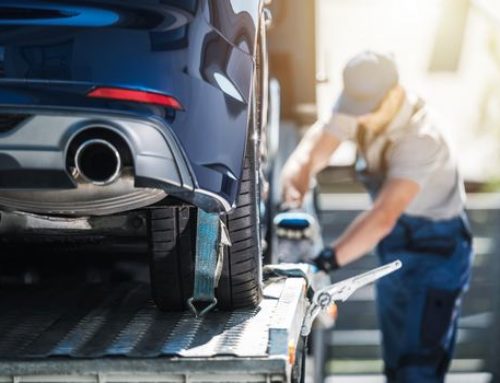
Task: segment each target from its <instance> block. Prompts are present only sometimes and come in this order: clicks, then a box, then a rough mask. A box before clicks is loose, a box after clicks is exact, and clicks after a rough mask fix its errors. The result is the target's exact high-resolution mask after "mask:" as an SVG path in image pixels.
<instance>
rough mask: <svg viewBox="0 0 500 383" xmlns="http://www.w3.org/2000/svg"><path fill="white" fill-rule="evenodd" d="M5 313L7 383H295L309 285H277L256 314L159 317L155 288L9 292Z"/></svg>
mask: <svg viewBox="0 0 500 383" xmlns="http://www.w3.org/2000/svg"><path fill="white" fill-rule="evenodd" d="M0 307H2V311H1V312H0V382H19V383H20V382H68V383H73V382H75V383H76V382H99V383H104V382H106V383H115V382H116V383H128V382H141V383H143V382H158V383H160V382H161V383H164V382H207V383H208V382H272V383H278V382H288V381H290V379H291V375H292V367H293V366H292V363H293V360H292V361H290V357H289V348H290V346H292V347H293V346H296V345H298V344H299V340H300V328H301V324H302V321H303V318H304V315H305V311H306V309H307V299H305V281H304V280H303V279H300V278H288V279H282V280H275V281H273V282H268V283H266V286H265V288H264V299H263V300H262V303H261V304H260V305H259V307H258V308H256V309H255V310H239V311H233V312H212V313H209V314H208V315H207V316H206V317H204V318H201V319H196V318H194V317H193V314H192V313H190V312H185V313H164V312H160V311H158V310H157V309H156V308H155V306H154V305H153V303H152V302H151V300H150V292H149V286H148V285H147V284H145V283H139V282H127V283H122V284H116V285H110V284H107V285H99V284H88V285H84V286H81V287H79V288H76V287H75V288H72V289H71V288H68V287H67V286H65V287H61V286H57V285H54V286H50V287H40V286H37V285H32V286H24V287H22V288H20V287H15V288H12V289H10V288H7V289H3V288H2V289H0ZM208 360H209V361H210V363H208ZM290 362H292V363H290Z"/></svg>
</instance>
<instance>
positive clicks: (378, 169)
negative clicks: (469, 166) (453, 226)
mask: <svg viewBox="0 0 500 383" xmlns="http://www.w3.org/2000/svg"><path fill="white" fill-rule="evenodd" d="M324 126H325V129H328V130H329V131H330V132H331V133H333V134H334V135H335V136H336V137H337V138H339V140H346V139H352V140H354V141H356V143H357V144H358V151H359V154H360V155H361V157H362V158H363V159H364V161H365V163H366V168H367V174H368V176H370V174H372V175H373V176H375V175H378V176H380V175H383V176H384V177H385V179H391V178H399V179H407V180H411V181H414V182H416V183H417V184H419V186H420V188H421V190H420V192H419V193H418V195H417V196H416V197H415V199H414V200H413V201H412V203H411V204H410V205H409V206H408V208H407V209H406V211H405V213H406V214H409V215H413V216H419V217H425V218H430V219H433V220H442V219H449V218H452V217H456V216H457V215H459V214H460V213H461V212H462V210H463V208H464V203H465V192H464V186H463V181H462V179H461V176H460V174H459V172H458V169H457V163H456V159H455V157H454V156H453V154H452V152H451V150H450V146H449V144H448V142H447V141H446V139H445V138H444V137H443V135H442V134H441V133H440V132H439V130H438V129H437V127H436V126H435V125H434V123H433V121H432V120H431V118H430V116H429V114H428V111H427V109H426V108H425V106H424V104H423V102H422V101H421V100H416V99H415V100H410V99H407V100H406V101H405V102H404V104H403V106H402V108H401V110H400V111H399V113H398V115H397V116H396V118H395V119H394V120H393V122H392V123H391V124H390V125H389V127H388V128H387V129H386V130H385V131H384V133H382V134H378V135H377V134H370V133H369V132H368V133H367V134H365V137H364V139H363V142H364V144H363V145H361V144H360V142H359V140H357V139H356V137H359V135H358V134H357V133H358V132H357V131H356V128H354V127H353V126H352V124H349V123H346V120H345V119H344V120H343V119H342V118H340V119H339V118H338V117H332V119H331V120H330V121H329V122H328V123H326V124H325V125H324ZM376 192H377V191H375V193H376Z"/></svg>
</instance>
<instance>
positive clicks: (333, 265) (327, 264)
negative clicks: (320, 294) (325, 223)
mask: <svg viewBox="0 0 500 383" xmlns="http://www.w3.org/2000/svg"><path fill="white" fill-rule="evenodd" d="M312 263H313V265H314V266H316V267H317V268H318V269H319V270H321V271H324V272H325V273H329V272H330V271H333V270H337V269H339V268H340V266H339V264H338V261H337V254H336V252H335V248H333V247H329V246H327V247H325V248H324V249H323V250H321V251H320V253H319V254H318V255H317V256H316V257H315V258H314V259H312Z"/></svg>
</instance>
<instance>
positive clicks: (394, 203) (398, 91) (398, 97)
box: [282, 51, 472, 383]
mask: <svg viewBox="0 0 500 383" xmlns="http://www.w3.org/2000/svg"><path fill="white" fill-rule="evenodd" d="M343 85H344V88H343V91H342V93H341V95H340V96H339V98H338V100H337V102H336V103H335V106H334V107H333V112H332V113H331V117H330V118H329V120H327V121H325V122H322V121H318V122H317V123H316V124H315V125H314V126H313V127H312V128H310V129H309V130H308V132H307V133H306V134H305V136H304V137H303V139H302V141H301V142H300V143H299V145H298V146H297V148H296V149H295V151H294V152H293V153H292V155H291V156H290V158H289V159H288V161H287V162H286V164H285V166H284V168H283V171H282V185H283V200H284V201H283V202H284V203H286V204H287V205H289V206H290V205H292V206H300V205H301V203H302V201H303V199H304V196H305V195H306V193H307V192H308V190H309V186H310V184H311V179H312V178H313V177H314V176H315V175H316V174H317V173H318V172H319V171H321V170H322V169H323V168H324V167H325V166H327V164H328V163H329V160H330V158H331V156H332V154H333V153H334V152H335V150H336V149H337V148H338V147H339V144H340V143H341V142H342V141H345V140H351V141H353V142H355V143H356V146H357V153H358V156H357V157H358V160H357V163H356V171H357V174H358V175H359V179H360V181H362V183H363V184H364V185H365V187H366V188H367V190H368V192H369V194H370V195H371V198H372V201H373V203H372V206H371V208H370V209H369V210H367V211H365V212H363V213H362V214H360V215H359V216H358V217H357V218H356V219H355V220H354V221H353V222H352V223H351V224H350V225H349V226H348V227H347V229H346V230H345V231H344V232H343V233H342V234H341V235H340V236H339V237H338V238H337V239H336V241H335V242H334V243H333V244H331V245H330V246H327V247H326V248H325V249H324V250H322V251H321V252H320V254H318V256H317V257H316V258H315V259H314V263H315V264H316V265H317V266H318V267H319V268H320V269H322V270H325V271H333V270H335V269H338V268H339V267H342V266H344V265H346V264H348V263H350V262H352V261H354V260H356V259H358V258H360V257H362V256H363V255H364V254H366V253H367V252H369V251H370V250H372V249H373V248H374V247H375V246H376V253H377V255H378V257H379V258H380V261H381V262H382V263H383V264H385V263H388V262H391V261H394V260H397V259H400V260H401V261H402V263H403V268H402V269H401V270H400V271H398V272H396V273H394V274H392V275H390V276H388V277H386V278H383V279H382V280H381V281H380V282H379V283H378V285H377V289H376V290H377V298H376V304H377V311H378V317H379V324H380V327H381V331H382V346H383V359H384V363H385V374H386V377H387V381H388V382H419V383H422V382H443V381H444V377H445V374H446V372H447V369H448V367H449V363H450V360H451V358H452V354H453V349H454V345H455V340H456V334H457V320H458V316H459V310H460V303H461V297H462V295H463V293H464V292H465V290H466V288H467V285H468V282H469V278H470V270H471V263H472V236H471V232H470V230H469V227H468V223H467V220H466V216H465V213H464V200H465V193H464V186H463V181H462V179H461V176H460V174H459V172H458V169H457V162H456V158H455V157H454V155H453V153H452V151H451V150H450V146H449V145H448V143H447V141H446V139H445V138H444V137H443V135H442V134H441V133H440V132H439V130H438V129H437V127H436V125H435V122H434V121H433V119H432V117H431V114H430V113H429V111H428V108H427V107H426V105H425V103H424V101H423V100H422V99H420V98H418V97H416V96H415V95H413V94H412V93H410V92H408V91H407V90H406V89H405V88H404V87H403V86H402V85H401V84H400V82H399V74H398V69H397V66H396V64H395V61H394V59H393V57H392V56H391V55H386V54H381V53H377V52H370V51H367V52H363V53H360V54H358V55H357V56H355V57H354V58H352V59H351V60H350V61H349V62H348V64H347V65H346V67H345V69H344V72H343Z"/></svg>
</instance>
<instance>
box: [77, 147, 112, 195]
mask: <svg viewBox="0 0 500 383" xmlns="http://www.w3.org/2000/svg"><path fill="white" fill-rule="evenodd" d="M75 167H76V170H77V172H78V174H79V175H80V176H81V177H82V178H83V179H84V180H85V181H87V182H90V183H92V184H93V185H99V186H104V185H109V184H112V183H113V182H115V181H116V180H117V179H118V178H119V177H120V174H121V170H122V159H121V156H120V153H119V152H118V150H117V149H116V147H115V146H114V145H113V144H111V143H109V142H108V141H105V140H101V139H92V140H88V141H85V142H84V143H83V144H81V145H80V146H79V147H78V149H77V151H76V154H75Z"/></svg>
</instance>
